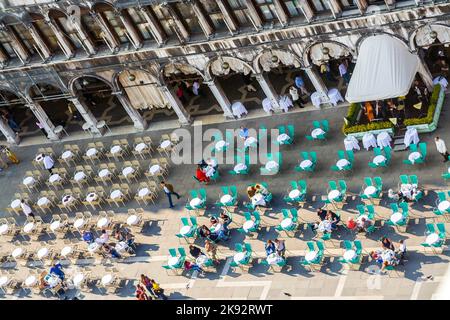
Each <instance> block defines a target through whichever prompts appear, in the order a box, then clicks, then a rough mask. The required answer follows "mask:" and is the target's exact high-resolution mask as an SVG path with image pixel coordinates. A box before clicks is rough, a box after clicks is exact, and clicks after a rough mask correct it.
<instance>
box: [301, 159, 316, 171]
mask: <svg viewBox="0 0 450 320" xmlns="http://www.w3.org/2000/svg"><path fill="white" fill-rule="evenodd" d="M312 164H313V163H312V161H311V160H309V159H306V160H303V161H302V162H300V168H302V169H306V168H309V167H311V166H312Z"/></svg>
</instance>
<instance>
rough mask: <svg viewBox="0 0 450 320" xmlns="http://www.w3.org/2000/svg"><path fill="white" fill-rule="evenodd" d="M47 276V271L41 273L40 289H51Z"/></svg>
mask: <svg viewBox="0 0 450 320" xmlns="http://www.w3.org/2000/svg"><path fill="white" fill-rule="evenodd" d="M46 276H47V271H42V272H41V273H40V274H39V290H41V291H42V290H45V289H50V284H49V283H48V282H47V281H46V280H45V277H46Z"/></svg>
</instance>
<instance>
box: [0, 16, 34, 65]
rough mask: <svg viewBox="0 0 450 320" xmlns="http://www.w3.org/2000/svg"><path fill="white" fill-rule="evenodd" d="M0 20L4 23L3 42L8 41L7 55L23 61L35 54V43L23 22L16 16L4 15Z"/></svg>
mask: <svg viewBox="0 0 450 320" xmlns="http://www.w3.org/2000/svg"><path fill="white" fill-rule="evenodd" d="M1 22H3V23H4V24H5V27H6V29H5V32H4V33H5V36H6V37H5V38H6V40H5V42H8V43H9V49H10V50H7V51H10V52H9V55H10V56H12V55H13V53H14V56H16V57H18V58H19V59H20V60H21V61H23V62H28V60H29V59H30V58H31V56H32V55H35V54H37V51H36V49H35V48H36V47H37V44H36V42H35V41H34V39H33V37H32V35H31V33H30V32H29V31H28V30H27V28H26V27H25V24H24V23H23V22H22V21H21V20H20V19H19V18H17V17H15V16H12V15H6V16H4V17H3V18H2V20H1Z"/></svg>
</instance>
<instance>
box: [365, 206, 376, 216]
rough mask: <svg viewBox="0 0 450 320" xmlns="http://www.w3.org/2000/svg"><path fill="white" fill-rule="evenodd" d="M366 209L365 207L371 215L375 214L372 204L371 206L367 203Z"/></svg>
mask: <svg viewBox="0 0 450 320" xmlns="http://www.w3.org/2000/svg"><path fill="white" fill-rule="evenodd" d="M366 209H367V212H368V213H369V214H371V215H373V214H375V208H374V206H373V205H372V204H368V205H367V206H366Z"/></svg>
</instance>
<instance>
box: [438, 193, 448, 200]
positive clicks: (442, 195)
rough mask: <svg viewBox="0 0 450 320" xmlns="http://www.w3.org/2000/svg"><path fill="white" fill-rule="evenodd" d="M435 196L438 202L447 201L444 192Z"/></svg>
mask: <svg viewBox="0 0 450 320" xmlns="http://www.w3.org/2000/svg"><path fill="white" fill-rule="evenodd" d="M437 195H438V198H439V202H442V201H446V200H447V196H446V194H445V192H442V191H439V192H437Z"/></svg>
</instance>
